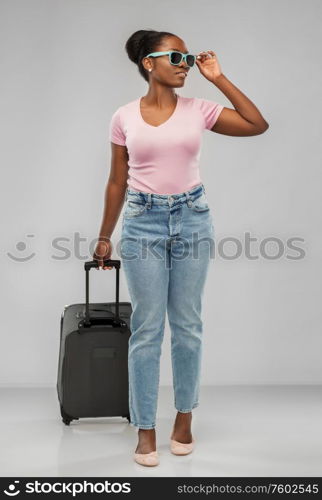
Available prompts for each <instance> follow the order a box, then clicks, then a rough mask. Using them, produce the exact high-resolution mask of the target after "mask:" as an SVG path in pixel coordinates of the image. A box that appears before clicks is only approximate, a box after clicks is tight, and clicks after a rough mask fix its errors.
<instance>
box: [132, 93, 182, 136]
mask: <svg viewBox="0 0 322 500" xmlns="http://www.w3.org/2000/svg"><path fill="white" fill-rule="evenodd" d="M176 96H177V104H176V107H175V108H174V111H173V113H172V115H170V116H169V118H168V119H167V120H166V121H165V122H163V123H160V125H151V124H150V123H148V122H146V121H145V120H144V119H143V116H142V114H141V99H142V97H139V99H138V101H137V102H138V108H139V109H138V111H139V117H140V119H141V121H142V122H143V123H145V125H147V126H148V127H152V128H160V127H163V125H166V124H167V123H168V122H169V121H170V120H171V119H173V117H174V116H175V114H176V113H177V111H178V108H179V103H180V95H179V94H177V93H176Z"/></svg>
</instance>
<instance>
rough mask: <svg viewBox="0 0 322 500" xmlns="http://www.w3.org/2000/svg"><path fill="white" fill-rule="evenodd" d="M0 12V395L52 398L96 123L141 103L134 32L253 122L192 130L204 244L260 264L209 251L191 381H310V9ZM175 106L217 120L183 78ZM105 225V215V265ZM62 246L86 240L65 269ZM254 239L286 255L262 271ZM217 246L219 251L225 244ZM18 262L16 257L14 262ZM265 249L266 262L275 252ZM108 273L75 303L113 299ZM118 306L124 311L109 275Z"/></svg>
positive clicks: (315, 365) (77, 281)
mask: <svg viewBox="0 0 322 500" xmlns="http://www.w3.org/2000/svg"><path fill="white" fill-rule="evenodd" d="M0 6H1V12H0V54H1V56H0V57H1V61H0V63H1V78H0V86H1V87H0V99H1V103H0V104H1V117H2V120H1V148H0V155H1V179H2V182H1V197H0V202H1V228H2V232H1V235H2V252H1V276H2V279H1V283H2V286H1V306H2V307H1V311H2V313H1V314H2V325H1V349H0V384H1V385H9V386H10V385H13V386H14V385H18V386H24V385H31V386H32V385H35V386H37V385H44V386H46V385H49V386H54V385H55V383H56V376H57V365H58V347H59V322H60V315H61V312H62V309H63V307H64V305H66V304H71V303H77V302H83V301H84V295H85V276H84V272H83V261H84V260H88V259H89V258H91V254H90V251H89V243H90V242H91V241H93V240H94V239H95V238H96V237H97V236H98V230H99V226H100V223H101V217H102V211H103V197H104V190H105V185H106V182H107V179H108V174H109V168H110V144H109V142H108V127H109V121H110V118H111V115H112V113H113V112H114V111H115V110H116V108H117V107H118V106H120V105H122V104H125V103H127V102H129V101H130V100H133V99H136V98H137V97H139V96H143V95H145V94H146V92H147V88H148V87H147V84H146V82H145V81H144V80H143V78H142V77H141V76H140V75H139V73H138V71H137V68H136V66H135V65H134V64H133V63H132V62H131V61H130V60H129V59H128V58H127V55H126V53H125V50H124V44H125V42H126V40H127V38H128V37H129V36H130V35H131V34H132V33H133V32H134V31H136V30H137V29H157V30H166V31H170V32H174V33H176V34H177V35H178V36H180V37H181V38H183V39H184V40H185V42H186V44H187V47H188V49H189V50H191V51H192V52H195V53H197V52H199V51H201V50H208V49H211V50H214V51H215V52H216V54H217V57H218V59H219V62H220V64H221V68H222V71H223V73H224V74H225V75H226V77H227V78H228V79H229V80H231V81H232V82H233V83H234V84H235V85H236V86H237V87H238V88H239V89H240V90H241V91H242V92H244V93H245V94H246V95H247V96H248V97H249V98H250V99H251V100H252V101H253V102H254V103H255V105H256V106H257V107H258V108H259V110H260V111H261V112H262V114H263V116H264V118H265V119H266V120H267V121H268V122H269V124H270V128H269V129H268V131H267V132H266V133H265V134H263V135H260V136H255V137H246V138H245V137H244V138H237V137H228V136H221V135H219V134H213V133H211V132H209V131H205V133H204V139H203V150H202V155H201V161H200V168H201V175H202V179H203V182H204V184H205V186H206V190H207V195H208V198H209V201H210V204H211V208H212V212H213V216H214V222H215V230H216V242H217V243H219V241H220V240H222V239H223V238H225V237H230V238H237V239H238V240H239V241H240V242H241V244H242V246H243V248H244V243H243V242H244V236H245V233H246V232H249V233H250V234H251V236H252V237H256V238H257V242H255V243H254V244H253V245H254V246H253V247H252V254H257V255H259V258H258V259H257V260H251V259H249V258H247V257H246V256H245V253H244V251H243V252H242V255H241V256H240V257H239V258H236V259H233V260H229V259H227V258H224V257H223V256H219V255H217V253H216V257H215V259H214V260H213V262H212V265H211V268H210V272H209V277H208V281H207V285H206V291H205V296H204V302H203V304H204V305H203V317H204V353H203V368H202V383H203V384H204V385H216V384H255V385H256V384H320V383H321V382H322V369H321V348H322V339H321V333H320V332H321V319H322V318H321V288H322V280H321V242H322V236H321V189H320V186H321V140H320V134H321V98H320V91H321V83H322V82H321V66H320V61H321V50H320V48H319V47H321V42H322V40H321V37H322V36H321V30H319V28H320V25H321V11H322V6H321V3H320V2H319V1H318V0H316V1H312V0H309V1H307V2H302V1H299V0H297V1H285V0H284V1H279V2H273V3H272V2H271V1H251V0H249V1H243V2H239V1H226V2H219V1H214V0H211V1H205V0H204V1H201V2H193V1H191V0H185V1H176V2H173V1H171V2H169V1H164V2H162V4H161V2H158V3H157V2H152V3H151V1H140V2H132V1H130V0H128V1H118V2H116V1H107V0H91V1H83V0H77V1H76V0H75V1H72V0H55V1H48V0H47V1H46V0H37V1H36V0H29V1H2V2H1V3H0ZM178 92H179V93H180V94H181V95H183V96H196V97H204V98H207V99H213V100H215V101H217V102H220V103H222V104H223V105H225V106H227V107H230V108H233V105H232V104H231V103H230V101H229V100H228V99H227V98H226V97H225V96H224V95H223V94H222V93H221V92H220V91H219V89H217V88H216V87H215V86H214V85H213V84H211V83H210V82H208V80H206V79H205V78H203V77H202V75H201V74H200V73H199V70H198V69H197V68H195V69H194V70H192V71H191V72H190V75H189V78H188V80H187V81H186V83H185V86H184V87H183V88H181V89H178ZM120 227H121V217H120V219H119V221H118V225H117V228H116V230H115V231H114V234H113V243H114V249H115V251H114V254H113V257H115V258H119V255H118V254H117V252H116V245H117V242H118V241H119V238H120ZM76 233H79V235H80V236H81V237H82V238H85V241H82V242H81V245H80V254H79V253H78V250H77V248H76V247H75V245H74V243H73V239H74V236H75V234H76ZM31 235H34V236H31ZM58 237H59V238H66V239H67V241H65V242H64V245H65V247H66V248H68V249H69V251H70V255H69V256H68V257H67V258H66V257H65V258H64V259H63V260H61V259H59V260H58V259H57V257H60V258H61V257H62V255H63V252H61V251H58V250H54V249H53V248H52V242H53V240H54V239H55V238H58ZM271 237H274V238H279V239H280V240H281V241H282V242H283V245H284V246H285V253H284V255H283V256H282V257H281V258H279V259H275V260H272V259H268V258H264V257H263V256H261V255H260V254H259V251H258V248H259V243H260V241H262V240H263V239H264V238H271ZM292 237H298V238H302V239H303V240H304V241H302V242H301V243H300V244H297V246H299V247H301V248H303V249H304V253H305V255H304V258H302V259H300V260H291V259H289V258H286V255H291V256H296V255H298V253H297V252H295V251H291V250H288V249H287V248H286V242H287V240H288V238H292ZM19 242H22V243H21V244H20V246H19ZM24 243H25V245H26V248H25V249H24V248H23V244H24ZM17 244H18V248H17ZM229 248H230V251H229ZM225 249H226V250H225V251H226V254H229V253H230V254H233V253H234V252H235V246H234V245H232V246H231V247H230V246H229V245H227V247H225ZM32 252H35V255H34V257H33V258H31V259H30V260H28V261H23V262H19V261H18V260H17V259H23V258H24V257H26V256H28V255H30V254H31V253H32ZM267 252H268V253H271V254H272V255H274V254H276V252H277V247H276V245H275V244H274V243H272V244H271V245H268V246H267ZM8 253H10V254H11V257H10V256H8ZM54 257H56V258H54ZM114 273H115V271H105V272H103V271H100V272H97V271H92V274H91V300H92V301H102V302H104V301H107V300H111V299H112V298H113V297H114V283H115V281H114V279H115V274H114ZM184 292H186V291H185V290H183V293H184ZM191 292H193V290H191ZM147 293H148V290H147ZM121 300H129V295H128V290H127V285H126V280H125V276H124V274H123V272H122V274H121ZM169 338H170V332H169V328H168V323H166V331H165V339H164V344H163V350H162V360H161V376H160V384H161V385H169V384H171V383H172V372H171V358H170V343H169Z"/></svg>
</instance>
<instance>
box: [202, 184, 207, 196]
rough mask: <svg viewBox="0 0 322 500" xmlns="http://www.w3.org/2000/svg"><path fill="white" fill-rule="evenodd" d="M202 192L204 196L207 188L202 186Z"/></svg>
mask: <svg viewBox="0 0 322 500" xmlns="http://www.w3.org/2000/svg"><path fill="white" fill-rule="evenodd" d="M202 190H203V192H204V194H206V189H205V186H204V185H203V184H202Z"/></svg>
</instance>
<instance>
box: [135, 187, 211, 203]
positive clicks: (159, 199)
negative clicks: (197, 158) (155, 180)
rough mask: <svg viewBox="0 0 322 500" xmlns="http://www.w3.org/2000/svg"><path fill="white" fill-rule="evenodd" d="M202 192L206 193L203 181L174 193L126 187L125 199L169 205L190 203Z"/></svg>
mask: <svg viewBox="0 0 322 500" xmlns="http://www.w3.org/2000/svg"><path fill="white" fill-rule="evenodd" d="M202 193H204V194H205V193H206V190H205V187H204V185H203V183H200V184H198V185H197V186H194V187H193V188H192V189H190V190H189V191H183V192H182V193H175V194H156V193H146V192H144V191H137V190H136V189H133V188H127V189H126V193H125V200H128V199H130V200H131V201H136V203H142V204H147V205H149V206H151V204H152V203H153V204H156V205H168V204H170V205H171V204H173V203H175V202H177V201H178V202H180V203H181V202H183V201H187V202H188V203H191V202H193V201H194V200H196V199H197V198H199V196H200V195H201V194H202Z"/></svg>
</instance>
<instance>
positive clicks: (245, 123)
mask: <svg viewBox="0 0 322 500" xmlns="http://www.w3.org/2000/svg"><path fill="white" fill-rule="evenodd" d="M212 83H213V84H214V85H216V87H218V88H219V89H220V90H221V91H222V92H223V93H224V94H225V96H226V97H227V98H228V99H229V100H230V101H231V103H232V104H233V106H234V107H235V109H230V108H224V109H223V110H222V112H221V113H220V115H219V117H218V119H217V121H216V123H215V125H214V126H213V127H212V129H211V131H212V132H217V134H224V135H232V136H250V135H259V134H262V133H263V132H265V130H267V129H268V127H269V125H268V123H267V121H266V120H265V119H264V118H263V116H262V115H261V113H260V111H259V110H258V108H257V107H256V106H255V104H254V103H253V102H252V101H251V100H250V99H248V97H247V96H246V95H245V94H243V92H241V91H240V90H239V89H238V88H237V87H236V86H235V85H234V84H233V83H232V82H231V81H230V80H228V78H226V76H225V75H224V74H223V73H221V74H220V75H219V76H218V77H217V78H216V79H215V80H214V81H213V82H212Z"/></svg>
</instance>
